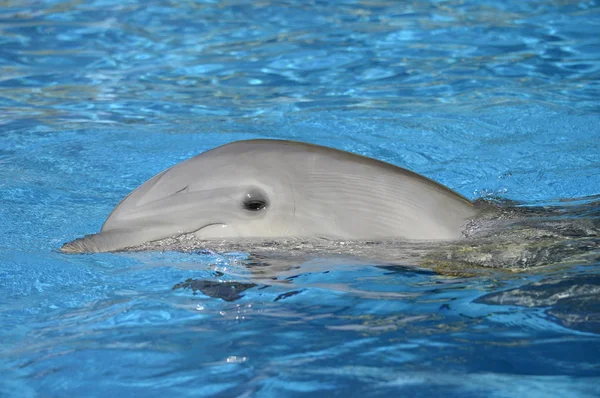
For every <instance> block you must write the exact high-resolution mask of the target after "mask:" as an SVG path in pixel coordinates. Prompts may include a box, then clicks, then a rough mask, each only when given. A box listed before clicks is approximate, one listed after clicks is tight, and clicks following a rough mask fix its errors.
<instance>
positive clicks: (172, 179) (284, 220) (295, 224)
mask: <svg viewBox="0 0 600 398" xmlns="http://www.w3.org/2000/svg"><path fill="white" fill-rule="evenodd" d="M476 213H477V210H476V208H475V207H474V206H473V204H472V203H471V202H470V201H469V200H468V199H466V198H464V197H463V196H461V195H459V194H458V193H456V192H454V191H452V190H450V189H449V188H447V187H445V186H443V185H441V184H439V183H437V182H435V181H432V180H430V179H428V178H426V177H423V176H421V175H419V174H416V173H414V172H412V171H409V170H406V169H403V168H400V167H397V166H394V165H392V164H389V163H385V162H382V161H379V160H375V159H371V158H367V157H364V156H360V155H356V154H352V153H348V152H344V151H340V150H337V149H332V148H327V147H323V146H318V145H312V144H307V143H301V142H295V141H283V140H267V139H257V140H248V141H237V142H233V143H230V144H227V145H223V146H220V147H218V148H215V149H212V150H209V151H207V152H204V153H202V154H200V155H198V156H195V157H193V158H191V159H188V160H185V161H183V162H181V163H179V164H176V165H174V166H173V167H171V168H169V169H167V170H165V171H163V172H161V173H160V174H158V175H156V176H154V177H153V178H151V179H150V180H148V181H147V182H145V183H144V184H142V185H141V186H140V187H138V188H137V189H135V190H134V191H133V192H131V193H130V194H129V195H128V196H127V197H125V198H124V199H123V200H122V201H121V202H120V203H119V204H118V205H117V207H116V208H115V209H114V210H113V211H112V213H111V214H110V215H109V216H108V218H107V219H106V221H105V223H104V225H103V226H102V229H101V231H100V232H99V233H97V234H92V235H87V236H85V237H83V238H80V239H76V240H74V241H72V242H69V243H66V244H65V245H64V246H63V247H62V248H61V250H62V251H63V252H71V253H74V252H106V251H118V250H123V249H126V248H129V247H133V246H136V245H140V244H142V243H146V242H150V241H156V240H159V239H163V238H168V237H172V236H177V235H181V234H189V233H194V234H195V235H196V236H197V237H198V238H199V239H215V238H225V239H228V238H281V237H325V238H330V239H385V238H394V239H406V240H436V241H439V240H456V239H460V238H462V237H463V233H462V231H463V228H464V226H465V224H466V223H467V222H468V221H469V220H470V219H472V218H473V217H474V216H475V215H476Z"/></svg>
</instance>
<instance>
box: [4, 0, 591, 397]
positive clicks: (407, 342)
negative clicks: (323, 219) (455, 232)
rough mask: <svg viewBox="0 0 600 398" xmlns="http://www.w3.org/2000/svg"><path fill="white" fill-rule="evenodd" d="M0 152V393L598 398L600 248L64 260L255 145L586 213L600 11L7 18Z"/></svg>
mask: <svg viewBox="0 0 600 398" xmlns="http://www.w3.org/2000/svg"><path fill="white" fill-rule="evenodd" d="M0 138H1V139H0V220H1V223H0V225H1V226H2V228H0V369H1V371H2V378H0V396H2V397H4V396H6V397H35V396H43V397H63V396H67V395H71V396H87V397H104V396H113V395H117V394H118V395H121V396H144V397H159V396H175V395H177V396H194V397H197V396H219V397H221V396H222V397H233V396H240V397H255V396H256V397H281V396H285V397H295V396H298V397H299V396H375V397H377V396H446V397H454V396H456V397H514V396H527V397H548V396H564V397H567V396H568V397H597V396H600V238H599V237H597V236H596V237H591V238H590V239H589V241H590V242H591V243H590V246H589V253H588V254H589V255H588V256H587V257H586V259H587V260H585V261H584V260H580V261H577V260H576V261H569V262H562V261H561V260H557V261H556V263H555V264H552V265H550V266H545V267H541V268H540V267H535V264H533V265H534V266H533V267H531V268H528V269H525V270H521V271H519V272H507V271H500V270H493V269H491V270H488V271H487V272H482V273H479V274H477V275H475V276H473V275H468V274H464V275H460V274H457V273H452V272H448V273H444V272H436V271H435V270H433V269H431V268H427V267H410V266H407V265H406V264H402V263H401V262H399V263H394V262H391V263H386V264H383V263H380V262H378V261H377V260H375V259H373V260H372V261H369V260H368V259H366V260H365V259H360V260H358V259H353V258H352V257H347V258H344V259H340V258H339V257H335V258H333V257H332V258H328V257H327V256H317V257H314V258H310V257H308V258H306V257H304V258H302V259H301V260H295V261H296V262H294V260H293V259H290V258H287V259H286V258H283V257H281V256H280V255H278V256H273V257H271V258H270V257H266V258H265V257H261V258H260V259H258V260H257V258H256V256H253V254H252V252H251V250H249V251H248V252H243V251H241V252H240V251H236V252H214V251H208V250H205V251H196V252H193V253H179V252H173V251H163V252H161V251H154V252H137V253H131V252H129V253H128V252H124V253H114V254H87V255H67V254H63V253H60V252H58V250H57V249H58V248H59V247H60V246H61V245H62V244H63V243H64V242H67V241H70V240H72V239H75V238H77V237H80V236H83V235H85V234H89V233H94V232H97V231H98V230H99V229H100V227H101V225H102V223H103V221H104V220H105V219H106V217H107V216H108V214H109V213H110V211H111V210H112V208H113V207H114V206H115V205H116V204H117V203H118V202H119V200H120V199H121V198H122V197H124V196H125V195H126V194H127V193H129V192H130V191H131V190H132V189H134V188H136V187H137V186H139V185H140V184H141V183H143V182H144V181H146V180H147V179H148V178H150V177H151V176H153V175H154V174H156V173H158V172H160V171H162V170H163V169H165V168H167V167H169V166H171V165H173V164H175V163H177V162H179V161H181V160H184V159H187V158H189V157H191V156H193V155H196V154H198V153H201V152H203V151H205V150H208V149H211V148H214V147H216V146H218V145H221V144H225V143H228V142H232V141H235V140H240V139H248V138H280V139H294V140H299V141H306V142H311V143H315V144H320V145H327V146H331V147H335V148H339V149H343V150H347V151H351V152H355V153H359V154H362V155H366V156H370V157H374V158H377V159H381V160H384V161H387V162H390V163H393V164H397V165H400V166H403V167H406V168H409V169H411V170H413V171H415V172H418V173H420V174H423V175H425V176H427V177H429V178H432V179H434V180H436V181H439V182H441V183H443V184H445V185H447V186H448V187H450V188H452V189H454V190H456V191H458V192H459V193H461V194H462V195H465V196H466V197H468V198H470V199H477V198H485V197H494V198H501V199H503V200H511V201H516V202H518V203H519V204H521V205H525V206H529V205H547V204H553V205H564V206H568V205H569V203H575V205H576V206H583V205H585V204H587V205H588V206H590V205H591V206H592V207H593V208H595V210H594V211H591V212H581V214H580V215H579V216H578V217H580V218H586V217H588V218H590V219H592V218H593V219H595V220H596V221H597V217H598V211H597V206H598V197H597V196H594V195H598V194H600V4H599V3H598V2H597V1H551V0H537V1H533V0H532V1H524V2H505V1H491V0H488V1H474V0H472V1H469V0H467V1H412V2H397V1H391V0H389V1H388V0H378V1H371V0H363V1H336V2H321V1H296V0H289V1H268V0H267V1H260V2H256V1H242V0H237V1H233V0H231V1H221V2H217V1H175V0H171V1H168V0H148V1H141V0H129V1H116V0H96V1H93V0H92V1H85V2H84V1H81V2H79V1H75V2H74V1H43V2H40V1H33V0H19V1H11V0H8V1H4V2H2V4H1V7H0ZM565 199H569V200H570V199H577V201H576V202H569V201H566V202H565ZM592 221H593V220H592ZM590 259H591V260H590ZM279 262H285V263H286V264H287V265H289V264H290V263H291V265H292V266H291V267H288V268H287V269H286V270H285V271H282V272H281V273H272V275H271V278H272V279H268V280H265V279H264V278H263V279H260V280H259V279H257V278H256V273H257V271H256V270H257V269H259V268H266V267H272V268H271V269H277V266H278V264H279Z"/></svg>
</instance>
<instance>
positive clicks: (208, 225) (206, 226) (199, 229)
mask: <svg viewBox="0 0 600 398" xmlns="http://www.w3.org/2000/svg"><path fill="white" fill-rule="evenodd" d="M216 225H222V226H227V224H226V223H224V222H213V223H210V224H206V225H204V226H202V227H200V228H198V229H197V230H195V231H192V232H191V233H193V234H197V233H198V232H200V231H202V230H203V229H206V228H208V227H214V226H216Z"/></svg>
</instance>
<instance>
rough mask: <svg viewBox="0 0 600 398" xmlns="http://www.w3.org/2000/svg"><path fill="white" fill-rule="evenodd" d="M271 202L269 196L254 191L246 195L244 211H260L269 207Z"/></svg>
mask: <svg viewBox="0 0 600 398" xmlns="http://www.w3.org/2000/svg"><path fill="white" fill-rule="evenodd" d="M268 204H269V201H268V200H267V195H266V194H265V193H264V192H262V191H259V190H252V191H250V192H248V193H247V194H246V195H244V201H243V205H244V209H246V210H248V211H260V210H262V209H264V208H265V207H267V206H268Z"/></svg>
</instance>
